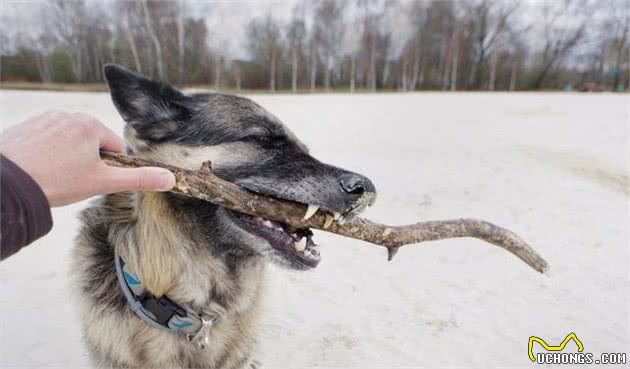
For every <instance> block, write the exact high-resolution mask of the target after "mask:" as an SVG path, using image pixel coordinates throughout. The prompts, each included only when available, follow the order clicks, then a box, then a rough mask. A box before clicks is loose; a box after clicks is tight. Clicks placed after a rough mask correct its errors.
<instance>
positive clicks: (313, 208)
mask: <svg viewBox="0 0 630 369" xmlns="http://www.w3.org/2000/svg"><path fill="white" fill-rule="evenodd" d="M317 210H319V206H315V205H310V204H309V206H308V208H307V209H306V213H305V214H304V218H302V219H304V220H309V219H310V218H311V217H312V216H313V215H315V213H317Z"/></svg>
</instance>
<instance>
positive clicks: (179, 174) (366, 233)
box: [101, 152, 547, 273]
mask: <svg viewBox="0 0 630 369" xmlns="http://www.w3.org/2000/svg"><path fill="white" fill-rule="evenodd" d="M101 158H102V159H103V160H104V161H105V162H106V163H107V164H108V165H112V166H117V167H125V168H136V167H143V166H157V167H162V168H166V169H168V170H170V171H172V172H173V173H174V174H175V178H176V180H177V182H176V185H175V187H174V188H173V189H172V190H171V192H176V193H180V194H184V195H187V196H191V197H194V198H198V199H201V200H205V201H209V202H211V203H213V204H216V205H220V206H223V207H225V208H228V209H230V210H234V211H237V212H241V213H246V214H249V215H253V216H259V217H261V218H264V219H271V220H274V221H277V222H281V223H286V224H289V225H291V226H293V227H296V228H306V227H310V228H317V229H320V230H322V231H326V232H331V233H335V234H339V235H342V236H346V237H350V238H355V239H358V240H362V241H366V242H370V243H373V244H376V245H380V246H383V247H385V248H386V249H387V252H388V260H392V258H393V257H394V255H395V254H396V252H397V251H398V249H399V248H400V247H402V246H404V245H408V244H414V243H419V242H424V241H434V240H442V239H447V238H457V237H474V238H479V239H482V240H484V241H486V242H489V243H491V244H493V245H496V246H499V247H501V248H503V249H505V250H507V251H509V252H511V253H512V254H514V255H516V256H517V257H518V258H520V259H521V260H523V261H524V262H525V263H527V265H529V266H530V267H532V268H534V269H535V270H536V271H538V272H540V273H543V272H545V270H546V269H547V262H546V261H545V260H544V259H543V258H542V257H541V256H540V255H538V254H537V253H536V251H534V250H533V249H532V248H531V247H530V246H529V245H528V244H527V243H525V241H523V240H522V239H521V238H520V237H518V236H517V235H516V234H514V233H512V232H511V231H509V230H507V229H504V228H501V227H499V226H496V225H494V224H492V223H489V222H486V221H483V220H478V219H454V220H440V221H427V222H420V223H416V224H410V225H404V226H388V225H384V224H379V223H374V222H372V221H370V220H367V219H363V218H359V217H356V218H354V219H352V220H349V221H347V222H345V223H344V224H339V223H338V222H337V221H334V220H332V223H331V218H330V217H332V215H331V214H328V213H326V212H323V211H318V212H317V213H316V214H315V215H313V216H312V217H311V218H310V219H308V220H303V216H304V213H305V212H306V208H307V207H306V205H304V204H300V203H296V202H292V201H288V200H281V199H277V198H274V197H269V196H263V195H259V194H255V193H252V192H249V191H246V190H244V189H242V188H240V187H239V186H237V185H235V184H233V183H231V182H228V181H225V180H223V179H221V178H219V177H217V176H216V175H214V174H213V173H212V169H211V163H210V162H209V161H208V162H205V163H203V165H202V166H201V169H199V170H188V169H183V168H178V167H174V166H171V165H165V164H161V163H156V162H153V161H149V160H144V159H140V158H137V157H133V156H127V155H124V154H118V153H111V152H101ZM326 225H328V226H327V227H326Z"/></svg>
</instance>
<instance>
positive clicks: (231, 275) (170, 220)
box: [72, 64, 376, 368]
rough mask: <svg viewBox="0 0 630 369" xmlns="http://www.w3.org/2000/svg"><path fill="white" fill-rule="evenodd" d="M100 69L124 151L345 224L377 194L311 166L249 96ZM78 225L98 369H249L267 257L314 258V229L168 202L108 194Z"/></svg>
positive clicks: (84, 304) (349, 177) (292, 262)
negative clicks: (206, 173) (184, 330)
mask: <svg viewBox="0 0 630 369" xmlns="http://www.w3.org/2000/svg"><path fill="white" fill-rule="evenodd" d="M104 74H105V78H106V80H107V84H108V86H109V89H110V92H111V97H112V100H113V102H114V105H115V106H116V108H117V109H118V111H119V113H120V114H121V115H122V117H123V119H124V120H125V122H126V126H125V139H126V141H127V144H128V153H129V154H130V155H136V156H138V157H142V158H146V159H152V160H155V161H159V162H162V163H167V164H171V165H176V166H180V167H184V168H189V169H199V168H200V166H201V164H202V162H204V161H206V160H210V161H211V162H212V168H213V170H214V172H215V173H216V174H217V175H218V176H219V177H221V178H223V179H225V180H228V181H230V182H233V183H235V184H238V185H239V186H241V187H242V188H244V189H246V190H248V191H252V192H255V193H259V194H264V195H267V196H273V197H276V198H281V199H285V200H291V201H294V202H299V203H302V204H306V205H309V210H308V211H307V212H306V214H305V217H309V216H311V215H312V214H313V213H314V212H316V211H326V212H329V213H330V214H331V215H332V214H334V215H335V217H336V218H339V219H344V218H351V217H352V216H354V215H356V214H358V213H360V212H361V211H362V210H364V209H365V208H366V207H367V206H369V205H371V204H372V202H373V201H374V199H375V195H376V191H375V188H374V185H373V184H372V182H370V180H369V179H367V178H366V177H364V176H362V175H359V174H356V173H353V172H350V171H347V170H343V169H340V168H337V167H334V166H332V165H328V164H324V163H322V162H320V161H318V160H317V159H315V158H313V157H312V156H311V155H309V152H308V149H307V147H306V146H305V145H304V144H303V143H302V142H301V141H300V140H298V138H297V137H296V136H295V135H294V134H293V133H291V131H290V130H289V129H288V128H287V127H286V126H284V125H283V124H282V123H281V122H280V121H279V120H278V118H276V117H275V116H273V115H272V114H270V113H269V112H267V111H266V110H265V109H263V108H262V107H261V106H259V105H257V104H256V103H254V102H253V101H251V100H249V99H247V98H245V97H240V96H234V95H227V94H219V93H211V94H193V95H186V94H184V93H182V92H180V91H178V90H176V89H175V88H174V87H172V86H170V85H168V84H166V83H163V82H159V81H152V80H150V79H147V78H145V77H143V76H141V75H139V74H136V73H133V72H130V71H127V70H125V69H123V68H121V67H119V66H116V65H111V64H110V65H107V66H106V67H105V69H104ZM80 219H81V222H82V227H81V230H80V234H79V235H78V237H77V241H76V246H75V248H74V250H73V269H72V270H73V277H74V279H75V281H76V282H75V283H76V290H77V292H78V295H79V300H80V304H79V306H80V312H81V321H82V326H83V333H84V338H85V341H86V344H87V347H88V351H89V352H90V356H91V358H92V360H93V362H94V364H95V365H96V366H97V367H108V368H109V367H114V368H243V367H250V366H255V364H253V363H255V361H254V360H253V358H252V353H253V350H254V348H255V341H256V326H257V322H258V317H259V313H260V305H261V304H260V301H261V297H262V295H263V293H264V292H263V285H264V274H265V268H266V265H267V264H268V261H271V262H273V263H275V264H278V265H280V266H283V267H286V268H289V269H297V270H308V269H311V268H314V267H316V266H317V264H318V262H319V261H320V254H319V251H318V249H317V245H316V244H315V243H314V242H313V239H312V235H313V234H312V232H311V231H310V230H309V229H295V228H292V227H289V226H287V225H285V224H280V223H277V222H273V221H269V220H265V219H261V218H258V217H251V216H248V215H244V214H239V213H236V212H232V211H230V210H227V209H225V208H222V207H220V206H217V205H214V204H211V203H208V202H204V201H200V200H197V199H193V198H189V197H185V196H183V195H178V194H174V193H151V192H135V193H119V194H112V195H107V196H103V197H101V198H99V199H97V200H96V201H95V202H94V203H93V204H92V205H91V206H90V207H89V208H87V209H85V210H84V211H83V212H82V213H81V217H80ZM123 262H124V264H122V263H123ZM121 268H123V269H122V270H121ZM121 275H122V276H123V277H121ZM135 283H139V284H138V285H135ZM137 286H141V291H134V288H133V287H137ZM129 291H132V293H131V294H129ZM130 296H131V297H130ZM149 303H151V304H153V308H151V307H150V306H149ZM156 303H157V305H159V308H156V307H155V306H157V305H156ZM138 305H142V308H140V307H138ZM183 307H185V308H183ZM142 311H143V312H144V313H143V314H144V317H142V316H141V314H142ZM164 312H166V313H167V314H166V315H167V316H166V317H164V316H162V315H163V313H164ZM188 314H190V316H189V318H190V319H192V318H191V317H197V318H200V319H201V325H200V326H199V328H198V329H197V328H196V329H195V331H197V332H195V331H190V332H188V334H179V333H181V332H177V331H174V330H173V329H174V328H173V329H169V327H171V326H170V325H171V324H172V320H173V319H172V318H173V317H178V318H182V317H186V316H187V315H188ZM158 315H159V316H158ZM146 316H149V318H148V319H149V320H150V321H149V322H148V321H147V318H146ZM169 317H170V318H171V320H169V321H168V322H167V323H165V319H166V318H169ZM204 317H205V318H204ZM182 319H183V318H182ZM156 321H157V322H158V325H160V324H161V326H156V324H151V322H153V323H156ZM180 323H181V322H180ZM196 323H199V322H196ZM166 324H168V325H169V327H165V325H166ZM197 325H198V324H197ZM171 328H172V327H171ZM169 330H170V331H169ZM199 336H201V338H199ZM195 340H197V341H196V342H197V344H195ZM199 340H201V341H199ZM199 342H201V343H200V344H199Z"/></svg>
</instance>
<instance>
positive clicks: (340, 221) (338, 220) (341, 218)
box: [337, 216, 346, 225]
mask: <svg viewBox="0 0 630 369" xmlns="http://www.w3.org/2000/svg"><path fill="white" fill-rule="evenodd" d="M345 222H346V219H345V218H344V217H341V216H340V217H339V219H337V223H339V224H341V225H343V224H344V223H345Z"/></svg>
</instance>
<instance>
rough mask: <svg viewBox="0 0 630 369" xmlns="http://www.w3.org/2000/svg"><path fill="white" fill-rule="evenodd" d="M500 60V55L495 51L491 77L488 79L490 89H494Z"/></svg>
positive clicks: (491, 62)
mask: <svg viewBox="0 0 630 369" xmlns="http://www.w3.org/2000/svg"><path fill="white" fill-rule="evenodd" d="M498 62H499V56H498V55H497V53H496V52H495V53H493V54H492V57H491V60H490V77H489V80H488V90H489V91H494V82H495V80H496V76H497V63H498Z"/></svg>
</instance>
